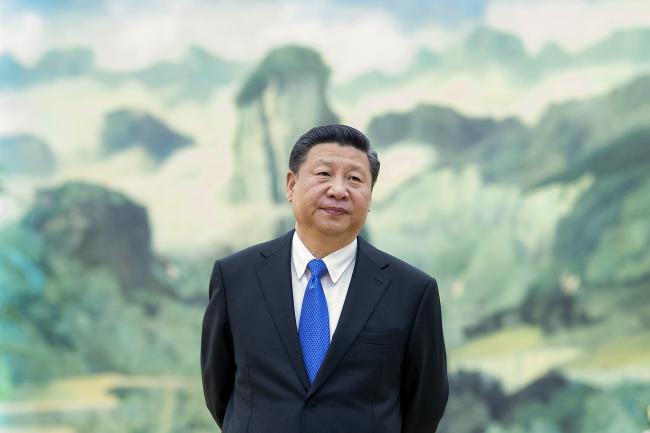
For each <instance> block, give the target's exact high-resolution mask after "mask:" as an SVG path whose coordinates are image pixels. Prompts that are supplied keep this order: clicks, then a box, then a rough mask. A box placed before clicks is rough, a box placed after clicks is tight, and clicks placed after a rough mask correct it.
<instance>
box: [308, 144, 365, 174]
mask: <svg viewBox="0 0 650 433" xmlns="http://www.w3.org/2000/svg"><path fill="white" fill-rule="evenodd" d="M305 164H307V165H310V166H311V165H316V164H326V165H342V166H346V167H350V168H358V169H360V170H367V171H368V172H370V162H369V161H368V156H367V155H366V154H365V152H364V151H362V150H360V149H357V148H356V147H354V146H342V145H340V144H339V143H333V142H329V143H319V144H316V145H314V147H312V148H311V149H309V152H307V157H306V158H305Z"/></svg>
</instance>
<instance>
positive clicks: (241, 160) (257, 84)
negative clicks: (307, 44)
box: [231, 46, 337, 203]
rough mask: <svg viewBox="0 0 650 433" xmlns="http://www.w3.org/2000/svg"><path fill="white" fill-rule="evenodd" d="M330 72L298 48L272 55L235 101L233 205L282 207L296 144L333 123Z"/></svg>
mask: <svg viewBox="0 0 650 433" xmlns="http://www.w3.org/2000/svg"><path fill="white" fill-rule="evenodd" d="M328 77H329V68H328V67H327V66H326V65H325V64H324V63H323V61H322V59H321V57H320V55H319V54H318V53H317V52H315V51H313V50H311V49H309V48H303V47H299V46H287V47H282V48H277V49H274V50H272V51H271V52H269V54H268V55H267V56H266V57H265V58H264V59H263V60H262V62H261V63H260V64H259V65H258V66H257V68H256V69H255V70H254V71H253V73H252V74H251V75H250V76H249V78H248V80H247V81H246V82H245V83H244V85H243V87H242V89H241V91H240V92H239V94H238V96H237V101H236V102H237V108H238V116H239V120H238V125H237V131H236V136H235V143H234V157H235V168H234V175H233V180H232V185H231V198H232V200H233V201H234V202H238V203H242V202H256V203H260V202H262V203H264V202H270V203H279V202H282V201H284V176H283V175H284V173H285V172H286V170H287V161H288V159H289V153H290V151H291V147H292V146H293V144H294V142H295V140H296V138H298V137H299V136H300V135H301V134H302V133H304V132H305V131H307V130H308V129H309V128H311V127H313V126H316V125H324V124H329V123H335V122H336V121H337V117H336V115H334V113H332V111H331V110H330V108H329V107H328V105H327V101H326V97H325V94H326V88H327V82H328Z"/></svg>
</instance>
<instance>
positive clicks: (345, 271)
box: [201, 125, 449, 433]
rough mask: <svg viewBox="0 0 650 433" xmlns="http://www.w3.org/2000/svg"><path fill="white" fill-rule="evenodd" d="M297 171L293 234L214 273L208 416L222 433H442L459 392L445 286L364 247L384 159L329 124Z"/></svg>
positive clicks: (294, 160)
mask: <svg viewBox="0 0 650 433" xmlns="http://www.w3.org/2000/svg"><path fill="white" fill-rule="evenodd" d="M289 168H290V170H289V172H288V173H287V177H286V195H287V199H288V201H289V202H291V203H292V206H293V213H294V216H295V219H296V224H295V230H292V231H290V232H289V233H287V234H285V235H284V236H281V237H280V238H278V239H275V240H272V241H270V242H266V243H263V244H260V245H255V246H253V247H250V248H248V249H245V250H243V251H240V252H238V253H236V254H233V255H231V256H228V257H226V258H223V259H221V260H217V261H216V262H215V264H214V267H213V270H212V277H211V278H210V287H209V292H210V293H209V294H210V300H209V303H208V307H207V310H206V312H205V317H204V320H203V334H202V342H201V369H202V374H203V388H204V392H205V399H206V403H207V406H208V409H209V410H210V412H211V413H212V416H213V417H214V419H215V421H216V422H217V424H218V425H219V427H221V428H222V431H223V432H224V433H239V432H255V433H257V432H272V433H327V432H332V433H334V432H337V433H344V432H345V433H366V432H387V433H388V432H390V433H397V432H403V433H416V432H422V433H424V432H427V433H432V432H435V430H436V428H437V425H438V422H439V421H440V419H441V417H442V414H443V412H444V409H445V406H446V403H447V399H448V394H449V387H448V382H447V371H446V353H445V345H444V339H443V332H442V321H441V315H440V300H439V295H438V287H437V284H436V281H435V280H434V279H433V278H431V277H429V276H428V275H426V274H425V273H423V272H421V271H419V270H417V269H415V268H413V267H412V266H410V265H408V264H406V263H404V262H402V261H400V260H398V259H396V258H394V257H392V256H390V255H388V254H386V253H384V252H382V251H380V250H378V249H376V248H375V247H373V246H372V245H370V244H369V243H368V242H366V241H365V240H364V239H363V238H361V237H358V234H359V232H360V231H361V228H362V227H363V224H364V222H365V220H366V216H367V214H368V212H369V211H370V202H371V197H372V188H373V186H374V184H375V181H376V180H377V175H378V173H379V160H378V159H377V154H376V153H375V152H374V151H373V150H371V148H370V144H369V142H368V139H367V138H366V137H365V136H364V135H363V134H362V133H361V132H359V131H357V130H356V129H354V128H352V127H349V126H345V125H328V126H321V127H316V128H313V129H311V130H310V131H308V132H307V133H305V134H304V135H303V136H302V137H300V138H299V139H298V141H297V142H296V144H295V145H294V147H293V150H292V152H291V155H290V157H289Z"/></svg>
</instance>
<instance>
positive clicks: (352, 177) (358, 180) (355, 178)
mask: <svg viewBox="0 0 650 433" xmlns="http://www.w3.org/2000/svg"><path fill="white" fill-rule="evenodd" d="M350 180H353V181H355V182H361V179H360V178H359V177H357V176H350Z"/></svg>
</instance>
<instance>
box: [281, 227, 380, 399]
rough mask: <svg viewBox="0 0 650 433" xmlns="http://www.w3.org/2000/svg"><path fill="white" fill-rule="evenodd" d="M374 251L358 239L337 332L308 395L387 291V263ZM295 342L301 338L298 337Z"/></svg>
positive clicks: (345, 349)
mask: <svg viewBox="0 0 650 433" xmlns="http://www.w3.org/2000/svg"><path fill="white" fill-rule="evenodd" d="M375 251H376V250H375V249H374V247H372V246H371V245H370V244H368V243H367V242H365V241H364V240H363V238H358V247H357V257H356V261H355V265H354V271H353V272H352V279H351V280H350V286H349V288H348V293H347V295H346V297H345V302H344V303H343V310H342V311H341V317H340V318H339V322H338V325H337V326H336V331H334V335H333V337H332V342H331V344H330V347H329V350H328V351H327V355H326V356H325V360H324V361H323V364H322V365H321V367H320V370H319V371H318V374H317V375H316V378H315V379H314V382H313V383H312V385H311V387H310V388H309V391H308V393H307V397H309V396H311V395H312V394H313V393H315V392H316V390H317V389H318V388H319V387H320V386H321V385H322V383H323V382H324V381H325V380H326V379H327V377H328V376H329V375H330V374H331V373H332V371H334V368H336V366H337V365H338V363H339V362H340V361H341V359H342V358H343V356H344V355H345V354H346V352H347V351H348V349H349V348H350V345H351V344H352V342H353V341H354V339H355V338H356V337H357V335H358V334H359V332H360V331H361V328H363V326H364V324H365V323H366V322H367V321H368V318H369V317H370V315H371V314H372V312H373V310H374V309H375V306H376V305H377V302H379V299H381V297H382V295H383V294H384V291H385V290H386V286H387V285H388V282H389V281H390V279H391V277H390V274H389V273H388V272H386V271H383V270H382V269H381V268H383V267H385V266H386V264H385V263H383V262H382V261H381V260H377V256H376V254H375ZM292 317H293V316H292ZM294 329H295V324H294ZM296 341H298V340H297V339H296ZM297 344H298V350H300V346H299V343H297ZM299 353H301V352H299ZM301 362H302V359H301ZM303 370H304V368H303Z"/></svg>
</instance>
